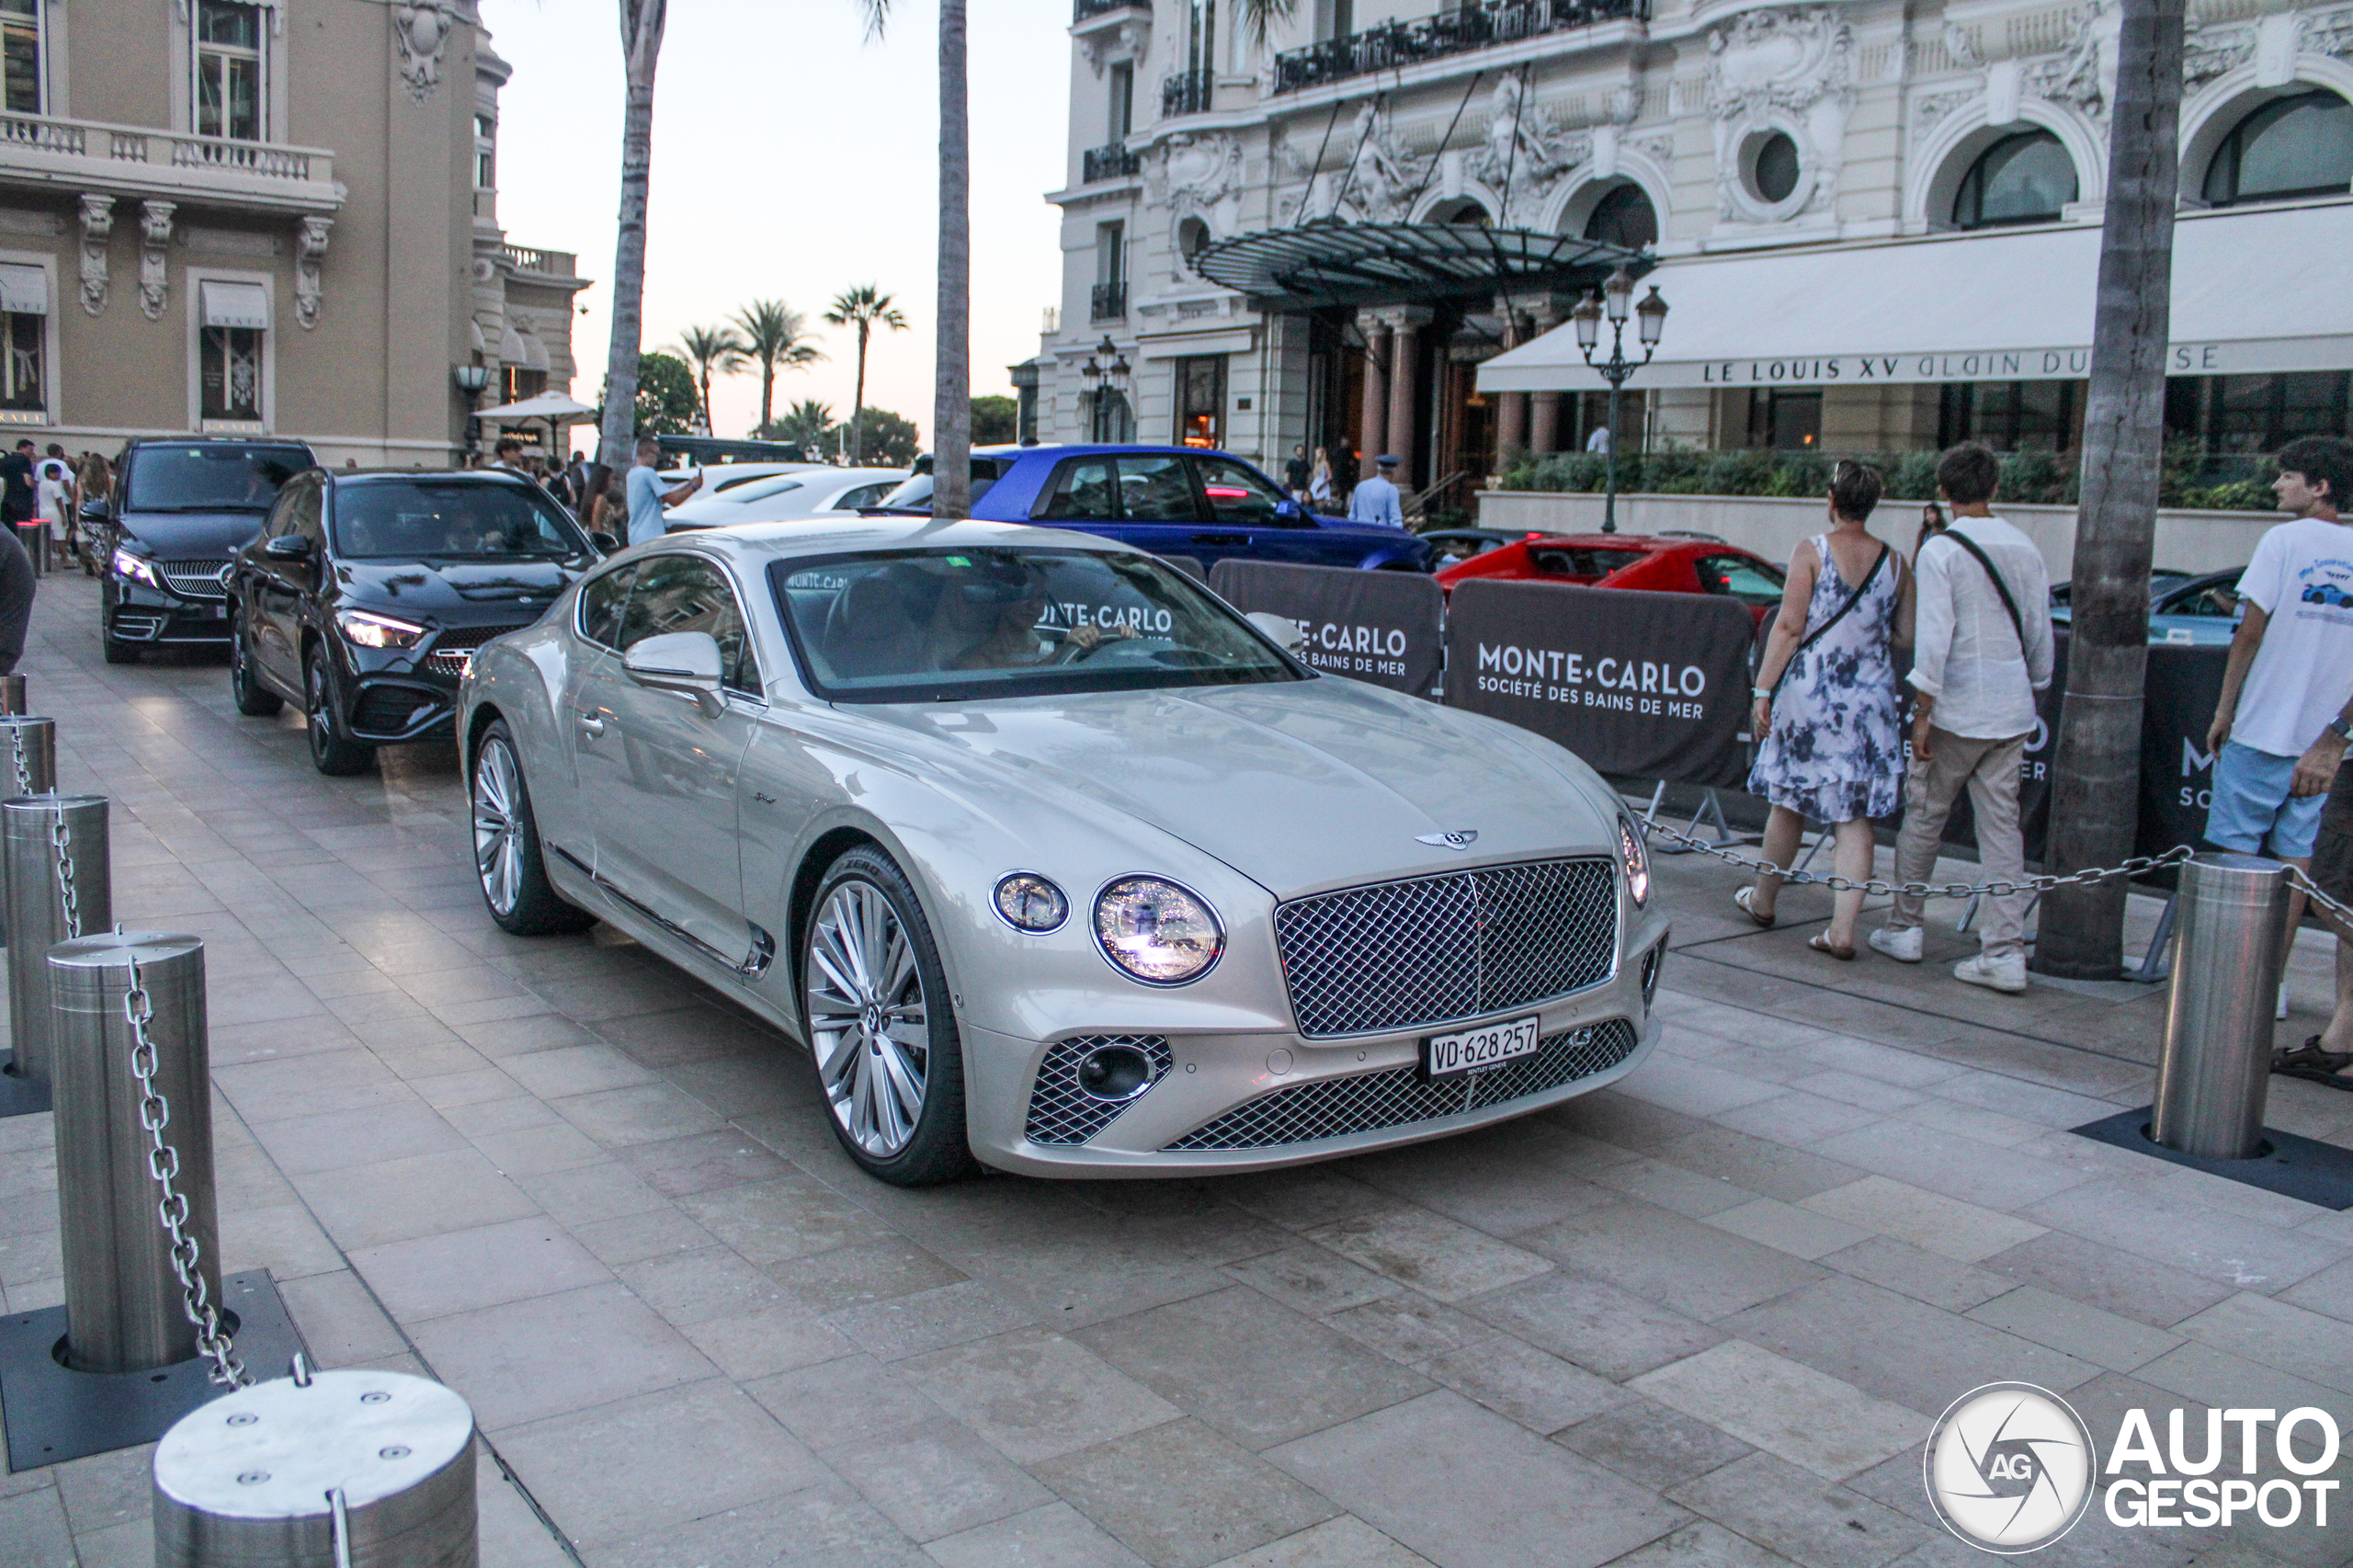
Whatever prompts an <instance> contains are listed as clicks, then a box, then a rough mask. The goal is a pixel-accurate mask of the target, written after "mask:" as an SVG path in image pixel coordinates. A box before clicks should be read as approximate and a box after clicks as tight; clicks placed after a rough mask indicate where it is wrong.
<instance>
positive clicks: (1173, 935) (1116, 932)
mask: <svg viewBox="0 0 2353 1568" xmlns="http://www.w3.org/2000/svg"><path fill="white" fill-rule="evenodd" d="M1095 939H1096V940H1097V942H1099V943H1101V944H1102V947H1103V956H1104V957H1105V958H1107V959H1109V960H1111V962H1112V963H1113V964H1114V965H1116V966H1117V967H1118V968H1119V969H1120V971H1122V972H1123V973H1126V974H1130V975H1132V976H1134V977H1135V978H1136V979H1138V980H1141V981H1142V982H1143V983H1145V984H1146V985H1182V984H1184V983H1186V982H1187V981H1188V980H1199V978H1200V977H1201V976H1202V975H1205V974H1207V973H1208V972H1209V971H1210V969H1211V966H1212V965H1214V964H1215V963H1216V962H1217V959H1218V955H1219V954H1220V953H1222V952H1223V951H1224V950H1225V931H1224V929H1223V928H1222V927H1221V926H1219V925H1218V923H1217V915H1215V914H1214V913H1212V912H1211V909H1210V906H1209V904H1208V903H1206V902H1204V901H1203V900H1201V899H1199V898H1196V897H1194V896H1193V895H1192V894H1191V893H1189V892H1186V891H1185V890H1184V889H1183V888H1180V887H1178V886H1177V885H1176V883H1175V882H1165V881H1161V880H1160V879H1159V878H1158V877H1122V878H1120V880H1119V881H1116V882H1113V883H1112V884H1111V885H1110V886H1108V887H1107V888H1105V889H1104V890H1103V891H1102V892H1100V893H1098V894H1097V895H1096V899H1095Z"/></svg>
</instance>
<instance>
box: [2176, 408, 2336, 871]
mask: <svg viewBox="0 0 2353 1568" xmlns="http://www.w3.org/2000/svg"><path fill="white" fill-rule="evenodd" d="M2279 470H2280V472H2279V478H2278V479H2277V480H2275V481H2274V482H2273V483H2272V490H2273V492H2274V493H2275V494H2278V496H2279V506H2280V508H2281V509H2282V510H2284V511H2287V512H2290V513H2293V514H2294V517H2293V520H2291V521H2289V522H2285V523H2281V524H2280V525H2279V526H2278V527H2277V528H2272V529H2271V530H2269V531H2268V532H2267V533H2266V534H2265V535H2264V536H2263V539H2262V540H2261V542H2259V543H2258V544H2256V547H2255V558H2254V559H2253V560H2252V561H2250V562H2247V568H2246V570H2245V572H2244V573H2242V574H2240V576H2239V593H2240V596H2241V597H2242V598H2243V600H2244V604H2243V606H2242V609H2243V619H2241V620H2240V621H2239V628H2238V631H2237V633H2236V634H2235V635H2234V636H2233V637H2232V639H2231V657H2230V663H2229V665H2227V666H2226V667H2225V668H2224V670H2223V672H2222V699H2221V700H2220V701H2219V702H2218V703H2216V704H2215V708H2214V722H2213V723H2212V724H2211V726H2210V727H2209V728H2208V730H2207V732H2206V745H2207V749H2208V750H2210V751H2211V752H2212V753H2213V754H2214V785H2213V801H2214V803H2213V806H2212V807H2211V810H2210V811H2209V812H2207V816H2206V836H2207V838H2208V839H2209V840H2211V842H2213V843H2214V844H2216V845H2218V846H2221V847H2222V848H2224V849H2234V850H2237V851H2238V852H2240V853H2241V854H2245V855H2255V854H2260V853H2263V852H2264V849H2265V844H2266V840H2268V841H2269V852H2270V853H2271V854H2272V855H2274V856H2276V857H2278V858H2280V859H2282V860H2285V861H2288V862H2289V863H2290V865H2294V866H2298V867H2301V868H2302V869H2305V870H2310V869H2312V855H2313V836H2314V835H2315V834H2317V833H2318V832H2319V829H2320V817H2321V808H2322V805H2323V803H2324V801H2325V797H2326V793H2327V790H2328V786H2329V781H2330V779H2331V778H2333V777H2334V776H2335V775H2336V764H2337V762H2338V761H2339V760H2341V759H2342V757H2343V756H2344V754H2345V741H2344V736H2345V733H2347V727H2346V726H2344V725H2343V724H2342V722H2341V720H2340V714H2341V713H2342V712H2343V711H2344V710H2345V709H2346V708H2347V699H2353V528H2347V527H2346V525H2345V522H2344V521H2343V520H2342V519H2341V518H2340V517H2338V516H2337V506H2338V505H2339V503H2340V501H2341V499H2342V497H2343V495H2344V493H2345V491H2346V489H2347V486H2348V485H2353V443H2348V442H2346V441H2342V440H2339V439H2336V437H2327V436H2308V437H2304V438H2303V439H2302V440H2297V441H2290V443H2289V444H2288V445H2287V446H2286V447H2284V448H2282V449H2280V452H2279ZM2333 728H2334V733H2332V729H2333ZM2302 902H2303V901H2302V895H2301V894H2299V895H2297V898H2296V903H2297V905H2298V908H2299V909H2301V907H2302ZM2290 918H2293V914H2292V912H2291V915H2290Z"/></svg>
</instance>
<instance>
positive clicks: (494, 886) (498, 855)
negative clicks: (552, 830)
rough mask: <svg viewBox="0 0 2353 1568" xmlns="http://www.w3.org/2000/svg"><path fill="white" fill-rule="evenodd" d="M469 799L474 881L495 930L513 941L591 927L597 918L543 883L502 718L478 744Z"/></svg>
mask: <svg viewBox="0 0 2353 1568" xmlns="http://www.w3.org/2000/svg"><path fill="white" fill-rule="evenodd" d="M466 793H467V797H468V799H469V801H471V802H472V812H471V818H470V820H471V821H472V825H473V842H474V881H475V882H476V884H477V885H478V886H480V887H481V889H482V901H483V903H484V904H486V905H487V906H488V907H489V909H490V917H491V919H493V920H494V921H496V922H497V923H498V928H499V929H500V930H502V931H504V932H506V934H507V935H508V936H510V937H552V936H557V935H560V934H563V933H565V932H572V931H585V930H586V929H588V927H589V926H594V925H595V924H596V923H597V917H596V916H595V915H591V914H589V913H588V912H587V911H586V910H585V909H582V908H581V907H580V906H579V905H577V904H574V903H568V902H566V901H565V899H564V897H563V894H562V893H560V892H556V891H555V888H554V886H553V884H551V882H549V881H548V868H547V860H546V858H545V852H544V851H543V850H542V849H541V847H540V824H539V819H538V818H537V817H535V816H534V815H532V813H531V790H530V786H529V783H527V782H526V781H525V779H524V778H523V759H522V756H520V755H519V754H518V753H517V751H516V749H515V735H514V732H512V731H510V730H509V729H507V727H506V720H504V719H494V720H492V721H491V722H490V726H489V728H487V729H485V730H484V731H483V733H482V739H481V740H480V741H478V742H476V743H475V744H474V754H473V760H472V764H471V765H470V766H469V767H468V768H467V773H466ZM502 899H504V900H505V902H506V907H505V908H503V909H502V908H501V907H500V903H501V900H502Z"/></svg>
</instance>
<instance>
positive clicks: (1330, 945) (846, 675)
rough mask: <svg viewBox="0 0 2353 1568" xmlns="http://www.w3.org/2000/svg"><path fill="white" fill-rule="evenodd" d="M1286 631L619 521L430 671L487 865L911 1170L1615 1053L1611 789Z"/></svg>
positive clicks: (1518, 1093)
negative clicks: (766, 1048)
mask: <svg viewBox="0 0 2353 1568" xmlns="http://www.w3.org/2000/svg"><path fill="white" fill-rule="evenodd" d="M1291 630H1292V629H1291V628H1290V626H1289V625H1288V623H1277V622H1276V621H1275V618H1273V617H1266V618H1263V619H1259V620H1256V621H1254V620H1252V619H1245V618H1244V617H1243V616H1242V615H1241V614H1239V613H1238V612H1236V611H1235V610H1233V609H1232V608H1229V607H1228V606H1227V605H1226V604H1225V603H1224V602H1223V601H1222V600H1220V599H1218V598H1216V597H1213V596H1212V595H1211V594H1210V593H1209V592H1208V591H1207V590H1205V589H1203V588H1202V587H1201V586H1199V585H1198V584H1196V583H1194V582H1192V581H1191V580H1190V579H1188V578H1187V577H1186V576H1184V575H1183V574H1180V573H1178V572H1176V570H1175V569H1173V568H1171V567H1170V566H1168V565H1167V564H1166V563H1165V562H1161V561H1159V560H1158V559H1156V558H1155V557H1153V556H1150V555H1147V554H1144V553H1143V552H1142V551H1136V550H1133V549H1131V548H1129V547H1128V546H1125V545H1120V544H1117V543H1114V542H1111V541H1108V540H1101V539H1097V538H1095V537H1093V536H1090V535H1084V534H1074V533H1067V532H1063V531H1061V530H1056V529H1047V528H1028V527H1023V526H1018V525H1011V524H998V523H972V522H955V521H950V522H946V523H934V522H932V521H931V520H930V519H929V518H922V517H916V518H904V517H874V518H869V519H861V520H858V521H856V522H821V523H819V524H816V525H814V526H811V525H805V524H783V525H753V526H749V527H745V528H728V529H723V530H708V531H701V532H694V533H687V534H680V535H673V536H671V537H670V538H668V539H666V540H661V541H659V542H655V543H648V544H645V545H641V546H639V547H637V548H635V549H631V550H628V551H622V552H620V554H618V555H616V556H614V557H612V558H611V559H609V560H608V561H606V562H603V563H602V564H601V565H599V566H598V567H597V570H596V571H595V572H593V573H591V574H589V575H588V576H587V577H585V579H584V580H583V581H582V582H581V583H580V584H579V585H576V586H574V588H572V589H569V590H567V591H566V593H565V594H564V595H563V597H562V598H560V599H558V600H557V601H556V603H555V605H554V607H553V608H551V609H550V610H549V612H548V613H547V615H546V616H545V617H544V618H543V619H540V621H539V623H538V624H537V625H534V626H532V627H529V628H528V629H526V630H524V631H517V632H515V633H513V634H511V635H509V636H506V637H502V638H499V639H497V640H496V641H494V642H490V643H488V644H487V645H486V646H484V647H483V649H482V651H481V652H480V653H479V654H477V656H476V657H475V658H474V660H473V663H472V667H471V669H470V670H469V672H468V674H467V676H466V678H465V682H464V687H463V690H462V693H461V697H460V734H461V735H462V736H463V737H464V743H465V760H466V766H467V770H468V771H467V777H468V779H469V781H470V784H471V792H472V825H473V843H474V850H475V865H476V869H477V871H478V874H479V877H480V880H481V883H482V888H483V896H484V899H485V901H486V902H487V903H488V905H489V909H490V914H491V915H492V917H493V918H494V920H495V921H496V922H497V923H498V925H499V926H501V927H503V928H504V929H506V930H507V931H509V932H513V933H517V934H522V935H529V934H533V933H540V932H553V931H561V930H578V929H580V928H582V927H583V926H586V925H587V924H589V923H590V921H591V920H592V918H593V919H602V920H606V921H608V922H610V923H611V924H612V925H614V926H618V927H619V928H620V929H621V930H623V931H625V932H627V933H628V934H629V935H631V936H632V937H636V938H637V939H638V940H639V941H641V942H642V943H644V944H645V945H646V946H647V947H648V948H650V949H653V950H654V951H655V952H657V953H659V954H661V955H662V956H663V957H664V958H665V959H667V960H670V961H671V962H673V963H676V964H677V965H678V966H679V967H681V968H683V969H685V970H687V971H689V972H690V973H692V974H694V975H695V976H696V977H698V978H699V979H700V980H702V981H703V982H704V983H707V984H709V985H711V986H713V987H715V988H717V989H718V990H720V991H721V992H722V993H724V994H727V995H728V996H730V997H732V998H733V999H734V1000H736V1001H737V1002H738V1003H740V1004H741V1005H742V1006H745V1007H746V1008H749V1009H750V1010H752V1011H753V1012H755V1013H756V1014H758V1015H759V1016H760V1017H764V1018H766V1019H767V1020H768V1021H769V1022H770V1023H772V1024H774V1025H775V1026H776V1027H777V1028H779V1029H780V1030H782V1031H784V1032H785V1033H786V1034H787V1035H789V1036H790V1037H791V1038H792V1039H794V1040H798V1041H800V1042H801V1044H802V1045H803V1046H804V1047H806V1048H807V1049H808V1050H809V1051H810V1052H811V1056H812V1060H813V1068H814V1071H815V1074H816V1076H817V1080H818V1082H819V1084H820V1085H822V1087H823V1090H824V1099H825V1102H826V1103H827V1104H828V1105H829V1106H830V1107H831V1111H832V1122H833V1126H834V1131H835V1133H836V1134H837V1135H838V1137H839V1138H840V1141H841V1142H842V1145H843V1147H844V1148H845V1149H847V1151H848V1153H849V1155H850V1157H851V1158H852V1159H853V1160H855V1161H857V1162H858V1164H859V1165H861V1166H863V1167H864V1168H865V1169H866V1170H867V1171H869V1172H870V1173H871V1174H872V1175H874V1176H878V1177H881V1178H882V1179H884V1180H887V1181H892V1182H898V1183H902V1184H907V1185H915V1184H918V1183H924V1182H930V1181H938V1180H942V1179H946V1178H949V1177H951V1176H957V1175H960V1174H962V1173H964V1172H967V1171H970V1170H972V1168H973V1166H974V1165H975V1163H976V1162H978V1163H981V1164H985V1165H991V1166H995V1167H997V1168H1000V1169H1004V1170H1012V1171H1021V1172H1027V1173H1029V1174H1032V1175H1039V1176H1141V1175H1166V1174H1175V1173H1183V1172H1193V1173H1203V1172H1211V1171H1233V1170H1246V1169H1253V1168H1260V1167H1266V1166H1272V1165H1290V1164H1296V1163H1300V1162H1302V1161H1307V1160H1314V1159H1321V1158H1325V1157H1328V1156H1332V1155H1336V1154H1344V1153H1356V1152H1358V1151H1361V1150H1365V1149H1370V1148H1378V1147H1381V1146H1383V1145H1387V1144H1394V1143H1404V1142H1414V1141H1416V1140H1420V1139H1426V1138H1432V1137H1437V1136H1439V1135H1441V1134H1444V1133H1449V1132H1453V1131H1460V1130H1461V1129H1464V1128H1469V1127H1476V1126H1480V1125H1482V1124H1483V1123H1487V1122H1491V1121H1496V1120H1500V1119H1505V1118H1508V1117H1515V1116H1519V1115H1522V1114H1524V1113H1526V1112H1528V1111H1530V1110H1534V1109H1537V1108H1540V1107H1542V1106H1546V1105H1551V1104H1553V1103H1555V1102H1557V1101H1559V1100H1562V1099H1564V1098H1566V1097H1568V1096H1573V1095H1578V1094H1583V1093H1585V1092H1586V1091H1588V1090H1591V1089H1594V1088H1597V1087H1599V1086H1600V1085H1604V1084H1608V1083H1609V1082H1612V1081H1613V1080H1615V1079H1617V1078H1619V1077H1620V1076H1622V1075H1623V1074H1626V1073H1627V1072H1629V1071H1631V1069H1632V1068H1633V1067H1634V1065H1635V1064H1636V1063H1637V1062H1639V1061H1641V1059H1642V1057H1643V1053H1644V1051H1646V1050H1647V1049H1648V1048H1649V1046H1650V1045H1651V1044H1652V1043H1653V1042H1654V1040H1656V1038H1657V1034H1658V1028H1659V1025H1658V1021H1657V1019H1656V1017H1655V1016H1654V1014H1653V1012H1652V1010H1651V1009H1652V1001H1653V998H1654V994H1655V989H1656V986H1657V983H1658V977H1659V966H1660V963H1661V961H1662V960H1663V958H1664V955H1665V950H1666V940H1667V919H1666V915H1665V912H1664V911H1663V910H1662V909H1660V907H1659V906H1658V904H1657V903H1655V902H1654V901H1653V899H1652V897H1651V880H1650V868H1649V864H1648V861H1647V859H1646V858H1645V856H1644V852H1643V842H1642V837H1641V835H1640V834H1639V832H1638V831H1637V830H1636V828H1635V826H1634V824H1633V822H1632V820H1631V818H1630V817H1629V816H1628V815H1627V814H1626V812H1625V809H1624V808H1623V806H1622V805H1621V804H1620V801H1619V800H1618V798H1617V796H1616V795H1615V794H1614V793H1613V792H1612V791H1611V790H1609V788H1608V786H1607V785H1605V784H1604V783H1602V781H1601V780H1600V779H1599V778H1597V777H1596V776H1595V775H1594V774H1593V772H1592V771H1591V770H1590V769H1589V768H1587V767H1586V766H1585V764H1583V763H1582V762H1579V761H1578V760H1577V759H1576V758H1575V757H1574V756H1571V755H1570V754H1569V753H1568V752H1566V751H1563V749H1561V748H1560V747H1559V746H1556V745H1554V744H1552V743H1550V742H1548V741H1545V740H1542V739H1540V738H1539V737H1538V736H1536V735H1533V734H1531V733H1528V732H1526V731H1523V730H1519V729H1515V728H1513V727H1511V726H1509V725H1506V724H1504V723H1501V722H1496V721H1495V720H1491V719H1486V718H1482V717H1479V716H1476V715H1473V714H1469V713H1465V712H1462V711H1461V710H1455V709H1450V708H1445V707H1441V706H1439V705H1438V704H1435V703H1431V702H1427V701H1425V700H1423V699H1419V698H1415V697H1410V696H1406V695H1404V694H1402V693H1397V692H1391V691H1386V690H1383V689H1381V688H1380V687H1373V686H1369V685H1366V684H1363V683H1361V682H1358V681H1353V680H1348V679H1346V678H1344V677H1338V676H1319V675H1317V674H1316V673H1315V672H1314V671H1313V670H1311V669H1309V668H1307V667H1306V666H1304V665H1302V664H1300V663H1299V662H1297V661H1296V660H1294V659H1293V658H1292V657H1291V656H1290V654H1288V653H1285V652H1284V651H1283V649H1282V647H1281V645H1280V642H1279V638H1281V637H1283V636H1286V635H1288V634H1289V633H1290V631H1291Z"/></svg>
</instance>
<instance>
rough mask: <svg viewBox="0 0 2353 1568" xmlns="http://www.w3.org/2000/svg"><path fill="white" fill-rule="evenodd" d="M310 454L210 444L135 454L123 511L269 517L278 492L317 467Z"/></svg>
mask: <svg viewBox="0 0 2353 1568" xmlns="http://www.w3.org/2000/svg"><path fill="white" fill-rule="evenodd" d="M312 461H313V459H312V457H311V449H310V448H308V447H285V446H274V447H264V446H240V445H231V444H229V443H227V442H211V441H207V442H204V443H201V444H198V445H190V446H186V447H141V448H139V449H137V450H135V451H133V452H132V453H131V472H130V474H129V475H128V476H127V480H126V483H127V486H128V488H127V489H126V490H125V492H124V496H123V509H124V510H126V511H131V512H267V511H268V510H269V505H270V503H271V502H273V501H275V500H277V499H278V489H279V487H281V486H282V485H284V484H285V483H286V482H287V481H288V480H290V479H291V478H293V477H294V476H295V475H296V474H298V473H300V472H302V471H303V470H304V469H306V468H309V467H310V466H311V464H312Z"/></svg>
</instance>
